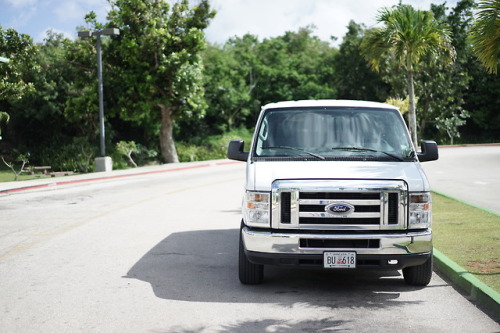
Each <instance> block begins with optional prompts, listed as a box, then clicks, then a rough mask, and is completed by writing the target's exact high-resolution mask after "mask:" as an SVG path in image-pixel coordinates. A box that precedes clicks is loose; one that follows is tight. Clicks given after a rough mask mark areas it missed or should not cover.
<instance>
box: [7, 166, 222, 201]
mask: <svg viewBox="0 0 500 333" xmlns="http://www.w3.org/2000/svg"><path fill="white" fill-rule="evenodd" d="M225 164H231V162H222V163H216V164H215V165H225ZM209 166H210V164H201V165H193V166H186V167H180V168H174V169H165V170H155V171H145V172H138V173H130V174H125V175H115V176H105V177H96V178H88V179H76V180H67V181H62V182H54V183H49V184H40V185H32V186H26V187H19V188H14V189H9V190H0V194H8V193H14V192H20V191H26V190H35V189H40V188H45V187H52V186H61V185H70V184H78V183H87V182H93V181H98V180H109V179H118V178H126V177H132V176H140V175H150V174H155V173H164V172H173V171H182V170H189V169H199V168H206V167H209Z"/></svg>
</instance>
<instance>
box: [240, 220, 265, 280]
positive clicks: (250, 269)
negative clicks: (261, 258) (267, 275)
mask: <svg viewBox="0 0 500 333" xmlns="http://www.w3.org/2000/svg"><path fill="white" fill-rule="evenodd" d="M239 252H240V253H239V263H238V264H239V267H238V271H239V277H240V282H241V283H243V284H261V283H262V281H263V280H264V265H258V264H254V263H252V262H250V261H249V260H248V258H247V256H246V254H245V248H244V245H243V237H242V235H241V229H240V251H239Z"/></svg>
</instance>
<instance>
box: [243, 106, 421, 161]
mask: <svg viewBox="0 0 500 333" xmlns="http://www.w3.org/2000/svg"><path fill="white" fill-rule="evenodd" d="M257 133H258V137H257V141H256V144H255V148H254V152H253V154H254V157H256V158H261V157H262V158H264V159H266V160H283V159H284V158H285V159H286V160H289V159H299V160H304V159H307V160H310V159H317V160H356V161H358V160H366V161H410V160H411V161H413V160H414V159H415V153H414V152H413V146H412V144H411V141H410V138H409V136H408V133H407V130H406V127H405V124H404V121H403V118H402V117H401V115H400V113H399V112H398V111H397V110H393V109H376V108H352V107H349V108H342V107H322V108H304V107H301V108H284V109H269V110H267V111H266V112H265V113H264V115H263V117H262V121H261V123H260V126H259V128H258V132H257Z"/></svg>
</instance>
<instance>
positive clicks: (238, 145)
mask: <svg viewBox="0 0 500 333" xmlns="http://www.w3.org/2000/svg"><path fill="white" fill-rule="evenodd" d="M244 145H245V142H244V141H242V140H234V141H231V142H229V146H228V147H227V158H229V159H231V160H236V161H243V162H246V161H247V160H248V155H249V152H248V151H243V146H244Z"/></svg>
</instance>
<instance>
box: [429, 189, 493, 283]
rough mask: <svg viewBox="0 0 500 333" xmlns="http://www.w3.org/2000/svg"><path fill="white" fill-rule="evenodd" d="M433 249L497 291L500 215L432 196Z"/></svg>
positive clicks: (439, 196)
mask: <svg viewBox="0 0 500 333" xmlns="http://www.w3.org/2000/svg"><path fill="white" fill-rule="evenodd" d="M432 200H433V201H432V206H433V207H432V213H433V224H432V229H433V233H434V237H433V242H434V247H435V248H437V249H438V250H439V251H441V252H442V253H443V254H445V255H446V256H447V257H448V258H450V259H451V260H453V261H455V262H456V263H457V264H459V265H460V266H462V267H463V268H465V269H466V270H467V271H468V272H470V273H472V274H473V275H474V276H475V277H477V278H478V279H479V280H481V281H482V282H484V283H485V284H487V285H488V286H489V287H491V288H493V289H494V290H495V291H497V292H499V291H500V246H499V244H500V215H495V214H493V213H490V212H487V211H484V210H482V209H479V208H475V207H473V206H470V205H467V204H465V203H463V202H460V201H457V200H454V199H451V198H448V197H445V196H442V195H439V194H436V193H433V195H432Z"/></svg>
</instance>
